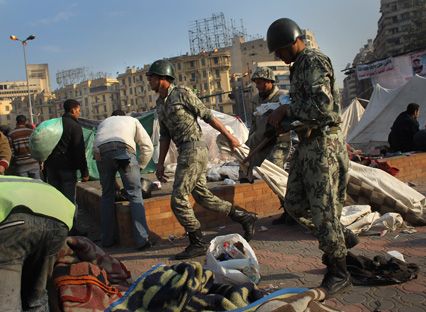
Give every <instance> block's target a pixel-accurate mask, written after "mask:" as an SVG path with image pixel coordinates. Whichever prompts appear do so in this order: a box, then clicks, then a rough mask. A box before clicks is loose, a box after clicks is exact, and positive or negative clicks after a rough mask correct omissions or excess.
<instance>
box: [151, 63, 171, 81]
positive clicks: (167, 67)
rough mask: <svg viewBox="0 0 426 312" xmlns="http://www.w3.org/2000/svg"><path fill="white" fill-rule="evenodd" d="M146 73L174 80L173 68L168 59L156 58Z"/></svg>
mask: <svg viewBox="0 0 426 312" xmlns="http://www.w3.org/2000/svg"><path fill="white" fill-rule="evenodd" d="M146 75H147V76H150V75H157V76H167V77H170V78H172V79H173V80H175V69H174V67H173V64H172V63H170V62H169V61H167V60H157V61H155V62H154V63H152V64H151V66H150V67H149V69H148V72H147V73H146Z"/></svg>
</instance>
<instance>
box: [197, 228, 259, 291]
mask: <svg viewBox="0 0 426 312" xmlns="http://www.w3.org/2000/svg"><path fill="white" fill-rule="evenodd" d="M237 242H241V244H242V245H243V246H244V253H245V257H244V259H229V260H226V261H219V260H217V258H219V256H220V255H222V254H225V253H226V250H225V247H224V244H225V246H227V245H229V244H230V245H233V244H235V243H237ZM205 268H206V269H208V270H211V271H213V273H214V274H215V281H216V282H217V283H225V284H234V285H241V284H244V283H248V282H253V283H255V284H257V283H259V280H260V274H259V262H258V261H257V258H256V255H255V254H254V251H253V249H252V248H251V246H250V245H249V243H248V242H247V241H246V240H245V239H244V238H243V237H242V236H241V235H240V234H228V235H223V236H216V237H215V238H214V239H212V240H211V242H210V246H209V249H208V250H207V255H206V265H205Z"/></svg>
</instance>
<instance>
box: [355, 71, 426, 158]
mask: <svg viewBox="0 0 426 312" xmlns="http://www.w3.org/2000/svg"><path fill="white" fill-rule="evenodd" d="M410 103H417V104H419V105H420V116H419V119H418V120H419V124H420V127H421V128H423V126H424V124H425V122H426V105H425V104H426V78H423V77H420V76H417V75H416V76H414V77H413V78H411V79H410V80H409V81H408V82H407V83H406V84H405V85H403V86H402V87H399V88H397V89H385V88H383V87H381V86H380V85H378V84H377V85H376V86H375V88H374V91H373V94H372V95H371V98H370V103H369V104H368V106H367V109H366V110H365V112H364V115H363V117H362V118H361V120H360V121H359V123H358V125H357V126H356V127H355V128H354V129H353V130H352V131H351V132H350V133H349V135H348V136H347V142H348V143H349V144H351V145H353V146H354V147H355V148H359V149H362V150H364V151H366V152H368V151H369V150H370V149H371V148H373V147H376V146H383V145H386V144H388V143H387V141H388V135H389V132H390V128H391V126H392V124H393V122H394V121H395V119H396V117H397V116H398V115H399V114H400V113H401V112H403V111H405V110H406V108H407V105H408V104H410Z"/></svg>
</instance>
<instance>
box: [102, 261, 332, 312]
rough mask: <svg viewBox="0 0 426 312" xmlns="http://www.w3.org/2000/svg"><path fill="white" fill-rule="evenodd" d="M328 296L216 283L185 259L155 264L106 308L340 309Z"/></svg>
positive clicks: (109, 311)
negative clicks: (329, 302)
mask: <svg viewBox="0 0 426 312" xmlns="http://www.w3.org/2000/svg"><path fill="white" fill-rule="evenodd" d="M325 296H326V294H325V293H324V291H323V290H321V289H312V290H309V289H306V288H291V289H282V290H279V291H276V292H274V293H271V294H268V295H267V294H266V292H265V291H262V290H260V289H258V288H257V287H256V286H255V285H254V284H253V283H247V284H244V285H238V286H237V285H227V284H217V283H215V282H214V274H213V273H212V272H211V271H210V270H205V269H203V266H202V265H201V264H200V263H198V262H182V263H179V264H175V265H172V266H164V265H157V266H154V267H153V268H152V269H151V270H149V271H148V272H146V273H144V274H142V275H141V276H140V277H139V278H138V279H137V280H136V281H135V283H134V284H133V285H132V286H131V287H130V288H129V291H128V292H127V293H126V294H125V295H124V296H123V297H122V298H120V299H119V300H117V301H116V302H114V303H113V304H111V306H110V307H109V308H108V309H107V310H106V311H107V312H124V311H165V312H167V311H170V312H171V311H176V312H177V311H194V312H195V311H234V312H240V311H246V312H248V311H262V312H266V311H268V312H269V311H289V312H290V311H291V312H308V311H318V312H326V311H338V310H335V309H332V308H330V307H328V306H326V305H324V304H323V303H321V302H320V301H323V300H324V299H325Z"/></svg>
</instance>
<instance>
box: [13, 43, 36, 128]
mask: <svg viewBox="0 0 426 312" xmlns="http://www.w3.org/2000/svg"><path fill="white" fill-rule="evenodd" d="M9 38H10V40H14V41H19V42H20V43H21V44H22V49H23V50H24V63H25V77H26V79H27V92H28V106H29V111H30V121H31V125H33V124H34V119H33V115H34V114H33V107H32V105H31V94H30V83H29V80H28V69H27V53H26V51H25V46H26V45H27V42H28V41H29V40H34V39H35V36H34V35H29V36H28V37H27V39H25V40H21V39H19V38H18V37H16V36H14V35H12V36H10V37H9Z"/></svg>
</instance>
